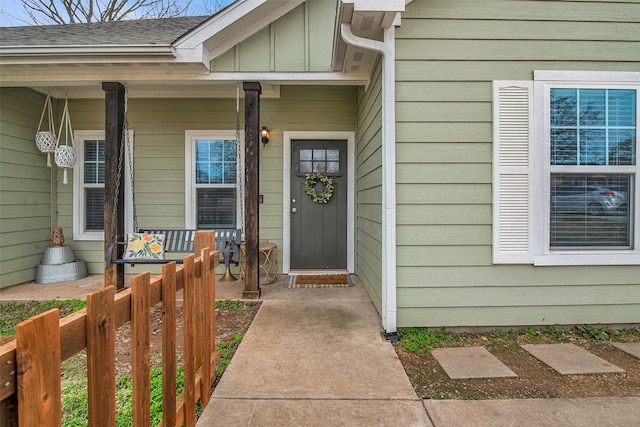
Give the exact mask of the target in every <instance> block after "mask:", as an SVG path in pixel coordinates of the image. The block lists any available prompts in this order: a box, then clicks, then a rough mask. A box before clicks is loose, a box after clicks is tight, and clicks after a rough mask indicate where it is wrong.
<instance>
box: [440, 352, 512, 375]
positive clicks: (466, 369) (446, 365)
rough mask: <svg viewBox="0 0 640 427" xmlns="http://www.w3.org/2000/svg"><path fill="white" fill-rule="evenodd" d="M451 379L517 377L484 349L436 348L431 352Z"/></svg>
mask: <svg viewBox="0 0 640 427" xmlns="http://www.w3.org/2000/svg"><path fill="white" fill-rule="evenodd" d="M431 354H433V357H435V358H436V360H437V361H438V363H439V364H440V366H442V369H444V371H445V372H446V373H447V375H448V376H449V378H451V379H454V380H455V379H464V378H497V377H517V375H516V374H515V372H513V371H512V370H511V369H509V368H508V367H507V366H506V365H505V364H504V363H502V362H501V361H499V360H498V359H497V358H496V357H495V356H494V355H493V354H491V353H489V351H488V350H487V349H486V348H484V347H455V348H437V349H435V350H433V351H432V352H431Z"/></svg>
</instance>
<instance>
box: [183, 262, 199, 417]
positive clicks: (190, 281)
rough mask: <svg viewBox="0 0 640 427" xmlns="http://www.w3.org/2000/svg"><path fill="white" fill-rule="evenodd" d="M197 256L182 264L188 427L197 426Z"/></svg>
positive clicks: (185, 394) (185, 399) (185, 408)
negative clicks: (195, 263) (195, 264)
mask: <svg viewBox="0 0 640 427" xmlns="http://www.w3.org/2000/svg"><path fill="white" fill-rule="evenodd" d="M194 262H195V255H193V254H192V255H188V256H186V257H184V261H183V264H182V274H183V277H184V279H183V286H184V287H183V292H184V304H183V305H184V327H183V335H184V355H183V357H182V359H183V364H184V391H183V393H184V394H183V396H184V399H183V401H184V424H185V426H187V427H190V426H194V425H195V424H196V411H195V407H196V371H195V366H194V360H193V359H194V357H195V353H196V343H195V338H196V337H195V323H196V319H195V316H196V313H195V312H194V310H195V305H196V292H195V290H196V289H195V283H194V282H195V273H194V270H195V268H194V267H195V266H194Z"/></svg>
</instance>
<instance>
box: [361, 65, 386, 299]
mask: <svg viewBox="0 0 640 427" xmlns="http://www.w3.org/2000/svg"><path fill="white" fill-rule="evenodd" d="M355 240H356V272H357V274H358V277H359V278H360V281H361V282H362V284H363V285H364V287H365V289H366V290H367V293H368V294H369V297H370V298H371V301H373V304H374V305H375V306H376V309H377V310H378V312H381V311H382V264H383V262H384V261H383V259H382V66H381V61H378V63H377V64H376V67H375V68H374V73H373V76H372V79H371V84H370V85H369V87H368V88H366V90H365V88H362V87H360V88H358V98H357V123H356V236H355Z"/></svg>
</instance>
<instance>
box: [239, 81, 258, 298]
mask: <svg viewBox="0 0 640 427" xmlns="http://www.w3.org/2000/svg"><path fill="white" fill-rule="evenodd" d="M243 89H244V114H245V116H244V131H245V157H244V158H245V169H244V182H245V186H244V195H245V196H244V197H245V209H244V228H245V230H244V238H245V264H244V266H245V274H244V292H243V293H242V296H243V298H247V299H250V298H253V299H256V298H260V281H259V280H260V275H259V270H258V269H259V265H260V263H259V261H260V258H259V257H260V251H259V247H260V240H259V228H260V222H259V215H260V212H259V208H258V206H259V205H258V197H259V195H258V193H259V191H260V189H259V185H260V140H259V137H260V130H259V129H260V94H261V93H262V87H261V86H260V83H258V82H245V83H244V84H243Z"/></svg>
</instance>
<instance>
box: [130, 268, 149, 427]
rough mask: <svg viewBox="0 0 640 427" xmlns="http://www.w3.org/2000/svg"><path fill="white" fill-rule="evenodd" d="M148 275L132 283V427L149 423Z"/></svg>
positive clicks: (138, 277) (136, 277)
mask: <svg viewBox="0 0 640 427" xmlns="http://www.w3.org/2000/svg"><path fill="white" fill-rule="evenodd" d="M150 283H151V275H150V273H149V272H146V273H142V274H138V275H137V276H135V277H134V278H133V279H132V280H131V376H132V378H133V425H134V426H148V425H150V424H151V408H150V405H151V378H150V371H151V363H150V362H149V353H150V346H151V325H150V323H151V319H150V311H151V295H150V292H149V284H150Z"/></svg>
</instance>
